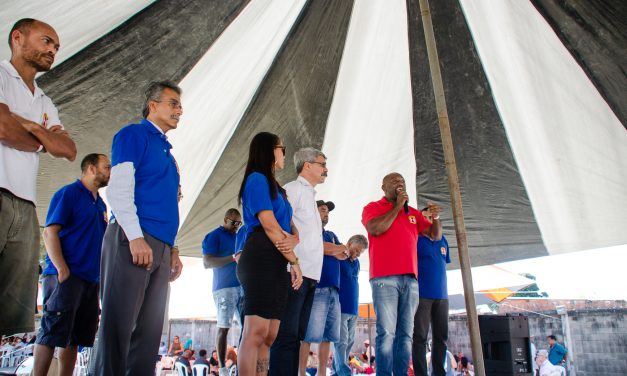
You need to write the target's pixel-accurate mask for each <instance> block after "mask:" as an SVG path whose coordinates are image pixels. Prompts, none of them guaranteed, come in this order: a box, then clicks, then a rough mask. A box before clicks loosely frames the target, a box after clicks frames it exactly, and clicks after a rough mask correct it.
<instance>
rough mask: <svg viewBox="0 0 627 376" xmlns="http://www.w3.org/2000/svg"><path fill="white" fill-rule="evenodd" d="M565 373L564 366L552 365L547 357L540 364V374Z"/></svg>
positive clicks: (549, 375) (558, 374)
mask: <svg viewBox="0 0 627 376" xmlns="http://www.w3.org/2000/svg"><path fill="white" fill-rule="evenodd" d="M565 374H566V372H565V371H564V367H560V366H554V365H553V364H551V362H549V360H548V359H547V360H545V361H544V363H542V365H541V366H540V376H563V375H565Z"/></svg>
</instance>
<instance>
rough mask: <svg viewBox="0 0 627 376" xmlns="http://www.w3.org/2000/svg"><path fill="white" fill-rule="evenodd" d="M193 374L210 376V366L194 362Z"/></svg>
mask: <svg viewBox="0 0 627 376" xmlns="http://www.w3.org/2000/svg"><path fill="white" fill-rule="evenodd" d="M192 375H193V376H209V366H208V365H206V364H194V365H193V366H192Z"/></svg>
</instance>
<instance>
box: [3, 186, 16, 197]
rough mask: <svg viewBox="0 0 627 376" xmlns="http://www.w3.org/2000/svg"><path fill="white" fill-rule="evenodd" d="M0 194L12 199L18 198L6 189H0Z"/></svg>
mask: <svg viewBox="0 0 627 376" xmlns="http://www.w3.org/2000/svg"><path fill="white" fill-rule="evenodd" d="M0 193H4V194H6V195H7V196H9V197H12V198H19V197H17V196H16V195H14V194H13V192H11V191H9V190H8V189H6V188H2V187H0Z"/></svg>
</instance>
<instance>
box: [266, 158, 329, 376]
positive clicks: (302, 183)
mask: <svg viewBox="0 0 627 376" xmlns="http://www.w3.org/2000/svg"><path fill="white" fill-rule="evenodd" d="M326 161H327V158H326V156H325V155H324V154H323V153H322V152H321V151H320V150H316V149H314V148H303V149H300V150H298V151H297V152H296V153H295V154H294V165H295V166H296V172H297V173H298V178H297V179H296V180H294V181H292V182H289V183H287V184H286V185H285V186H284V188H285V190H286V191H287V199H288V200H289V202H290V205H292V209H293V211H294V213H293V215H292V220H293V221H294V225H296V228H297V229H298V234H299V238H300V242H299V243H298V245H297V246H296V248H295V249H294V252H295V253H296V256H297V257H298V260H299V264H300V268H301V270H302V272H303V283H302V285H301V286H300V288H299V289H298V290H293V289H290V290H289V293H288V298H287V299H288V300H287V308H286V310H285V313H284V315H283V318H282V320H281V326H279V332H278V334H277V338H276V340H275V341H274V343H273V344H272V347H271V348H270V371H269V373H268V374H269V375H271V376H277V375H288V376H294V375H297V374H298V360H299V352H300V344H301V341H302V340H303V339H304V338H305V333H306V332H307V325H308V323H309V315H310V313H311V306H312V304H313V298H314V292H315V290H316V284H317V283H318V280H319V279H320V274H321V273H322V259H323V255H324V250H323V243H322V232H321V231H320V229H321V228H322V220H321V219H320V214H319V213H318V205H317V204H316V191H315V190H314V188H315V187H316V185H318V184H322V183H324V181H325V180H326V178H327V171H328V170H327V162H326Z"/></svg>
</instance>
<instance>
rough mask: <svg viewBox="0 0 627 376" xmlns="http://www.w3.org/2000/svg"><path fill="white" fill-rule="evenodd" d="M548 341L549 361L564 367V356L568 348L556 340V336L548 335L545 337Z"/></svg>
mask: <svg viewBox="0 0 627 376" xmlns="http://www.w3.org/2000/svg"><path fill="white" fill-rule="evenodd" d="M546 338H547V340H548V342H549V362H551V364H553V365H556V366H562V367H564V368H566V358H567V356H568V355H567V354H568V350H566V348H565V347H564V346H562V345H561V344H560V343H559V342H557V337H556V336H554V335H550V336H548V337H546Z"/></svg>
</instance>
